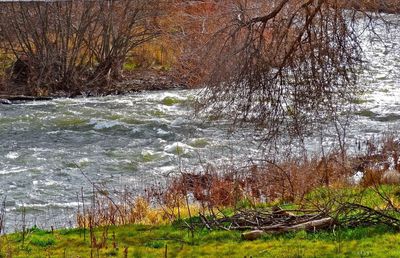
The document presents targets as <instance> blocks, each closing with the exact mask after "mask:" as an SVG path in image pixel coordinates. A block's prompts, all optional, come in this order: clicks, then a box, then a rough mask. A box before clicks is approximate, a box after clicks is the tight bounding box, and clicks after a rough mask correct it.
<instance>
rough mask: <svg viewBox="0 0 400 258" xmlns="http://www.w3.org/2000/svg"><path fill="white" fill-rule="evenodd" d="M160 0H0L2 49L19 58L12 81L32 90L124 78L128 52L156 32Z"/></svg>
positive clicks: (72, 88)
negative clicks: (20, 0) (30, 0)
mask: <svg viewBox="0 0 400 258" xmlns="http://www.w3.org/2000/svg"><path fill="white" fill-rule="evenodd" d="M159 3H160V1H158V0H150V1H145V0H134V1H129V0H122V1H112V0H110V1H101V0H98V1H52V2H47V1H46V2H43V1H40V2H11V3H2V6H1V7H2V8H1V11H0V31H1V38H2V41H1V42H2V48H3V50H5V51H6V52H8V53H11V54H13V55H14V56H15V57H16V58H17V62H16V63H15V64H14V68H13V71H12V73H11V74H12V75H13V76H14V78H11V80H13V81H14V82H17V84H22V85H23V86H24V87H26V86H27V88H28V91H30V93H31V94H41V93H43V94H48V93H49V92H54V91H57V90H64V91H67V92H72V93H73V92H75V91H80V90H82V89H84V88H85V87H86V88H87V87H91V88H93V87H99V88H101V87H105V86H107V85H109V84H110V83H112V82H113V81H114V80H116V79H118V78H120V77H121V69H122V64H123V62H124V60H125V57H126V55H127V53H128V52H129V51H130V50H131V49H132V48H134V47H137V46H139V45H140V44H143V43H144V42H146V41H148V40H151V39H152V38H154V37H155V36H157V34H158V32H157V22H156V17H157V15H158V11H159ZM13 76H11V77H13ZM40 91H44V92H40Z"/></svg>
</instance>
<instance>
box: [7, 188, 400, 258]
mask: <svg viewBox="0 0 400 258" xmlns="http://www.w3.org/2000/svg"><path fill="white" fill-rule="evenodd" d="M377 189H380V190H382V192H377ZM398 192H399V187H398V186H384V185H380V186H379V187H378V188H373V187H372V188H362V187H345V188H334V187H332V188H320V189H316V190H314V191H313V192H312V193H310V194H309V195H308V196H307V198H308V199H307V202H305V203H302V204H301V203H284V202H280V203H279V202H278V203H267V204H258V205H257V206H256V208H255V207H250V206H248V205H247V206H246V205H245V204H244V202H242V205H244V206H242V207H241V208H239V210H240V211H245V210H248V211H250V210H251V211H258V212H260V214H261V213H264V212H266V211H268V210H269V208H271V207H277V206H276V205H279V206H280V207H282V208H284V209H285V210H289V209H290V210H293V209H298V208H300V207H302V209H303V210H305V209H306V208H310V207H313V205H316V203H319V204H324V203H325V204H326V205H330V204H329V201H330V202H331V203H332V200H333V199H332V198H334V197H338V196H340V197H341V198H340V199H337V201H339V202H340V201H343V202H344V201H346V202H350V201H351V200H353V201H354V203H357V204H358V205H362V206H364V205H365V207H367V206H366V205H368V207H371V209H379V208H378V207H383V206H384V204H385V200H384V199H382V198H381V197H380V194H382V193H385V194H387V196H388V197H390V198H391V199H392V200H393V201H394V203H396V204H397V200H398V197H396V196H398ZM334 205H335V204H334ZM326 207H327V206H326ZM272 209H274V208H272ZM382 209H383V208H382ZM382 209H381V210H380V211H383V210H382ZM141 210H142V212H143V211H144V210H143V209H141ZM184 210H185V209H184V207H182V211H184ZM191 210H192V212H193V213H191V215H190V214H188V213H187V212H186V213H185V212H183V213H182V216H183V217H182V218H181V219H175V220H171V221H169V222H166V221H163V222H161V221H158V222H151V221H150V220H148V219H149V218H150V217H153V216H154V214H153V213H154V212H156V213H159V214H161V213H163V209H151V210H150V211H151V212H144V213H143V214H141V215H143V216H139V217H141V220H139V221H138V222H137V223H136V224H128V225H120V226H114V225H103V226H98V227H80V228H75V229H60V230H42V229H39V228H37V227H33V228H30V229H23V230H21V231H20V232H17V233H13V234H7V235H3V236H1V237H0V257H44V256H46V257H398V256H399V255H400V250H399V249H398V248H395V247H396V245H397V243H398V241H400V234H399V231H398V228H397V226H398V225H396V224H390V223H387V222H388V221H386V222H385V221H383V220H382V221H380V220H379V219H380V218H384V216H382V217H379V216H373V215H374V214H372V213H369V214H367V215H370V218H371V223H370V224H366V223H365V221H366V220H365V221H356V219H355V218H359V219H360V220H362V217H363V218H366V219H368V216H366V213H358V211H357V210H353V212H350V213H343V214H340V216H338V217H337V218H336V219H337V220H338V221H341V222H342V223H338V224H336V226H331V227H328V228H325V229H314V230H313V229H308V230H295V231H291V232H285V233H279V232H266V233H264V234H262V235H261V236H260V237H258V238H257V239H255V240H253V241H249V240H246V238H244V237H243V234H242V233H243V232H246V231H243V230H241V231H239V230H234V229H231V230H227V229H225V230H224V229H222V228H220V229H208V228H207V227H201V226H199V225H200V224H201V223H203V222H202V216H201V213H199V212H197V213H195V212H194V211H195V210H196V209H195V208H194V207H192V206H191ZM239 210H237V211H234V210H233V208H232V207H220V208H219V209H216V210H215V212H216V213H221V214H220V215H219V217H224V216H225V218H232V217H233V216H234V214H237V212H239ZM138 211H139V210H138V209H135V210H134V212H138ZM150 214H151V215H150ZM222 214H225V215H223V216H222ZM391 214H393V213H391ZM395 214H397V215H393V217H392V218H395V219H396V218H397V219H398V218H399V214H398V213H395ZM357 215H363V216H357ZM375 215H377V214H375ZM210 217H211V214H210V215H207V216H204V217H203V219H208V220H209V219H210ZM348 218H353V222H360V223H361V224H351V225H352V226H351V225H350V224H349V225H345V224H343V223H345V221H347V219H348ZM336 219H335V220H336ZM247 231H248V230H247Z"/></svg>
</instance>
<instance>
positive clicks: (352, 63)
mask: <svg viewBox="0 0 400 258" xmlns="http://www.w3.org/2000/svg"><path fill="white" fill-rule="evenodd" d="M357 2H359V1H357ZM377 2H378V1H377ZM214 4H215V5H219V7H218V8H216V9H218V10H219V12H218V14H217V16H218V18H217V22H218V24H219V25H220V26H219V27H218V28H217V29H215V30H214V31H213V32H212V33H213V35H214V36H213V39H212V40H211V42H210V43H209V44H208V46H209V48H208V49H207V52H208V56H209V57H210V56H211V57H212V62H215V65H213V66H212V69H211V71H210V76H209V81H208V82H207V85H206V90H205V91H204V95H203V97H204V101H203V104H204V105H203V106H202V107H203V108H204V106H205V107H207V108H210V107H211V110H212V111H214V113H215V114H217V115H219V114H226V115H228V116H229V117H230V118H231V119H233V121H250V122H252V123H254V124H256V125H257V126H259V128H262V129H263V130H265V131H264V132H265V140H266V141H272V140H274V139H277V138H279V137H280V136H282V135H285V136H294V137H298V136H301V137H302V136H305V135H306V134H307V133H308V132H311V131H312V130H311V129H312V128H313V127H315V126H319V125H320V124H323V123H326V122H328V121H332V122H335V121H338V120H339V117H340V116H342V115H343V114H346V113H349V111H350V106H349V103H351V100H352V99H354V98H356V97H357V96H358V94H359V93H360V92H361V89H360V87H358V86H357V74H359V72H360V69H361V68H362V60H361V54H362V49H361V47H360V35H361V31H362V30H363V29H365V28H361V27H362V26H361V25H360V24H361V23H360V20H361V19H363V18H368V19H372V18H371V16H373V14H371V13H366V12H365V11H367V10H378V9H379V8H377V7H373V5H363V6H362V7H365V8H364V9H363V8H361V7H360V6H359V5H357V4H356V2H354V3H352V2H347V1H346V2H344V1H338V0H273V1H261V0H246V1H240V0H239V1H237V0H228V1H224V2H223V4H221V3H216V2H214ZM368 4H369V2H368ZM396 6H397V5H392V8H396ZM392 10H393V9H392ZM214 22H216V21H214ZM365 24H367V25H366V26H373V25H372V23H369V22H368V23H365ZM214 57H216V58H214ZM212 62H211V63H212ZM207 110H209V109H207ZM338 131H339V130H338Z"/></svg>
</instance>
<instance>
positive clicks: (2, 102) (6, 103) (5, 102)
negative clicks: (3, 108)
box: [0, 99, 12, 105]
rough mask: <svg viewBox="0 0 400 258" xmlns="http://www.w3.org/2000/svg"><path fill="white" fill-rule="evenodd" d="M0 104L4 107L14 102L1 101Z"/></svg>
mask: <svg viewBox="0 0 400 258" xmlns="http://www.w3.org/2000/svg"><path fill="white" fill-rule="evenodd" d="M0 104H3V105H11V104H12V102H11V101H9V100H8V99H0Z"/></svg>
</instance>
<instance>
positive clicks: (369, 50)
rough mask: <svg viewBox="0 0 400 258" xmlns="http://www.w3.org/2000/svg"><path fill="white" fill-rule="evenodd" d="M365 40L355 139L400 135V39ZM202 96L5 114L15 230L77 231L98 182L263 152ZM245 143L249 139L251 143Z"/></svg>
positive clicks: (133, 181)
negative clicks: (202, 105)
mask: <svg viewBox="0 0 400 258" xmlns="http://www.w3.org/2000/svg"><path fill="white" fill-rule="evenodd" d="M390 35H393V37H391V38H385V39H384V40H383V41H382V40H381V39H380V38H379V37H377V36H374V35H372V36H370V37H368V40H365V41H364V42H363V48H364V51H365V53H366V60H367V61H368V64H367V65H366V67H367V69H366V70H365V71H364V73H363V75H362V78H361V80H360V86H362V87H365V88H366V89H367V92H366V94H365V95H364V96H362V97H361V99H360V101H359V103H358V112H357V115H356V116H355V118H354V120H353V122H352V124H351V126H350V131H349V133H348V136H349V138H350V141H351V140H354V141H355V140H360V139H369V138H373V137H379V135H381V134H382V133H384V132H393V133H395V134H396V133H397V131H398V129H399V127H400V76H399V75H400V40H399V36H398V35H399V33H398V31H394V32H393V31H392V32H391V34H390ZM196 94H197V91H196V90H193V91H190V90H173V91H158V92H142V93H137V94H132V95H125V96H107V97H99V98H77V99H56V100H53V101H43V102H41V101H38V102H29V103H21V104H18V105H9V106H6V105H2V106H0V198H1V199H3V198H5V204H6V224H7V228H8V229H14V228H20V225H21V217H22V210H23V209H24V210H25V211H26V222H27V224H28V225H30V226H32V225H38V226H47V227H48V226H55V227H60V226H68V225H73V224H74V220H75V219H74V210H75V209H76V208H77V205H78V204H77V194H79V193H80V192H81V189H83V191H84V192H85V194H87V195H89V194H90V191H91V186H90V182H88V180H87V179H86V177H85V176H84V175H83V173H85V175H87V177H88V178H90V179H91V180H92V181H94V182H96V183H99V184H104V185H106V186H107V187H109V188H117V189H121V188H123V187H129V188H131V189H136V190H138V191H140V189H142V188H143V187H144V186H146V185H149V184H152V183H156V182H162V181H163V180H165V177H166V176H167V175H169V174H171V173H176V172H178V171H179V169H180V168H181V167H193V166H199V165H201V164H204V162H211V163H224V162H237V161H241V162H245V161H247V160H249V159H251V158H252V157H254V155H256V154H257V153H259V150H258V149H257V147H258V146H259V145H258V142H257V140H256V139H255V137H253V136H252V132H251V131H249V130H244V129H243V130H241V131H240V130H239V131H238V132H236V133H234V134H229V133H228V131H229V123H228V122H227V121H215V120H213V119H210V118H209V119H198V118H196V119H195V118H193V116H192V111H193V108H192V107H191V103H192V100H193V98H195V96H196ZM244 139H245V140H244Z"/></svg>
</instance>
